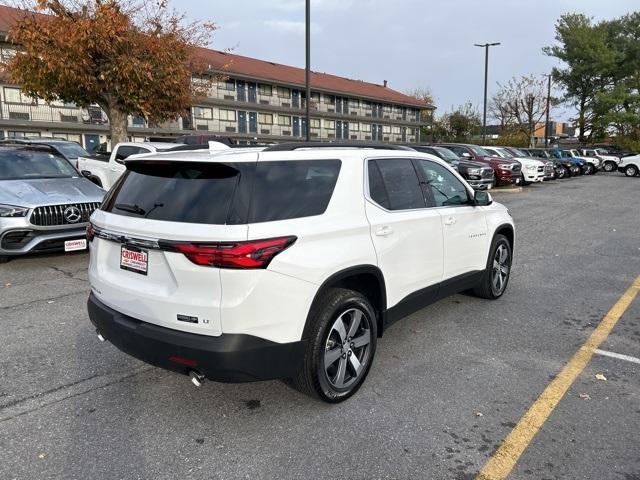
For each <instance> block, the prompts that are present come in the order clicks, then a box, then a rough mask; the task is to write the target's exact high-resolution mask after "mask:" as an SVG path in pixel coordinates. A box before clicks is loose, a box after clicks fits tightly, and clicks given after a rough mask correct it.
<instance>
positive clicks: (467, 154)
mask: <svg viewBox="0 0 640 480" xmlns="http://www.w3.org/2000/svg"><path fill="white" fill-rule="evenodd" d="M462 156H463V157H464V158H471V154H470V153H468V152H462Z"/></svg>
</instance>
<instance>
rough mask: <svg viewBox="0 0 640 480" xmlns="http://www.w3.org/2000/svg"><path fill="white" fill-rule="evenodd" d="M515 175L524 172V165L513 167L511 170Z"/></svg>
mask: <svg viewBox="0 0 640 480" xmlns="http://www.w3.org/2000/svg"><path fill="white" fill-rule="evenodd" d="M511 171H512V172H513V173H520V172H521V171H522V165H520V164H517V165H514V166H513V170H511Z"/></svg>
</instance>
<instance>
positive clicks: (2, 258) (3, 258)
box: [0, 257, 11, 263]
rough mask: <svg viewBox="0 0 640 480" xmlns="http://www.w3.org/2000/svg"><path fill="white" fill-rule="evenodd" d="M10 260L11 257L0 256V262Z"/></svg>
mask: <svg viewBox="0 0 640 480" xmlns="http://www.w3.org/2000/svg"><path fill="white" fill-rule="evenodd" d="M9 260H11V257H0V263H7V262H8V261H9Z"/></svg>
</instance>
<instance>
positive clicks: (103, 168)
mask: <svg viewBox="0 0 640 480" xmlns="http://www.w3.org/2000/svg"><path fill="white" fill-rule="evenodd" d="M176 147H179V145H176V144H175V143H154V142H139V143H136V142H123V143H118V144H117V145H116V147H115V148H114V149H113V151H112V152H111V154H110V155H109V156H108V157H106V156H104V155H93V156H87V157H78V158H77V160H76V168H77V169H78V170H79V171H80V172H81V173H82V175H84V176H85V177H87V178H88V179H89V180H91V181H92V182H93V183H95V184H96V185H98V186H100V187H102V188H104V189H105V190H109V189H110V188H111V186H112V185H113V184H114V183H115V181H116V180H117V179H118V178H120V175H122V174H123V173H124V171H125V170H126V167H125V165H124V160H125V159H126V158H129V157H130V156H131V155H141V154H145V153H152V152H154V153H155V152H164V151H169V150H171V149H173V148H176Z"/></svg>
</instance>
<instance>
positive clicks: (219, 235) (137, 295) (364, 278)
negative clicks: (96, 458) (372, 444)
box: [87, 143, 514, 403]
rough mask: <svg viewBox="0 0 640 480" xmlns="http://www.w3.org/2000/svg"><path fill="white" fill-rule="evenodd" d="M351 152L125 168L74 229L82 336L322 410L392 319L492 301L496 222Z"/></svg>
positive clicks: (466, 196) (197, 157)
mask: <svg viewBox="0 0 640 480" xmlns="http://www.w3.org/2000/svg"><path fill="white" fill-rule="evenodd" d="M364 146H367V147H368V148H360V147H361V146H358V147H353V148H347V147H346V146H345V145H340V146H337V147H336V146H335V145H332V144H329V143H326V144H314V143H311V144H305V143H298V144H283V145H276V146H273V147H269V148H266V149H265V150H263V151H252V152H241V151H235V150H229V152H219V153H217V154H216V155H211V154H209V152H206V151H195V152H184V151H183V152H175V153H166V154H162V155H161V156H160V155H154V154H151V155H147V156H145V157H138V158H130V159H128V160H127V167H128V168H127V171H126V173H125V174H124V175H123V177H122V178H121V179H120V180H119V181H118V183H117V185H116V186H115V187H114V188H113V189H112V190H111V191H110V192H109V194H108V196H107V198H106V199H105V202H104V204H103V206H102V208H101V209H100V210H98V211H97V212H95V214H94V215H93V216H92V218H91V224H90V225H89V227H88V230H87V232H88V238H89V239H90V240H91V241H90V251H91V261H90V264H89V280H90V283H91V294H90V297H89V301H88V311H89V318H90V319H91V322H92V323H93V324H94V326H95V327H96V329H97V332H98V335H99V338H101V339H106V340H109V341H110V342H111V343H113V344H114V345H115V346H116V347H118V348H119V349H121V350H123V351H124V352H126V353H128V354H130V355H133V356H134V357H137V358H139V359H141V360H143V361H146V362H148V363H151V364H153V365H156V366H159V367H163V368H166V369H169V370H174V371H176V372H180V373H183V374H188V375H190V376H191V379H192V382H193V383H194V384H196V385H199V384H200V383H201V382H202V381H203V380H204V379H205V378H209V379H212V380H216V381H223V382H246V381H253V380H264V379H274V378H290V379H291V383H292V384H293V385H294V386H295V387H296V388H298V389H299V390H301V391H303V392H306V393H308V394H310V395H312V396H315V397H317V398H320V399H322V400H324V401H326V402H332V403H335V402H340V401H342V400H345V399H346V398H348V397H350V396H351V395H353V394H354V393H355V392H356V391H357V390H358V388H360V386H361V385H362V383H363V381H364V380H365V378H366V376H367V374H368V372H369V370H370V368H371V365H372V362H373V360H374V355H375V352H376V344H377V339H378V337H380V336H381V335H382V332H383V331H384V330H385V329H386V328H387V327H388V326H389V325H391V324H392V323H393V322H395V321H396V320H399V319H400V318H402V317H404V316H406V315H408V314H409V313H411V312H413V311H415V310H417V309H419V308H422V307H423V306H424V305H427V304H429V303H431V302H433V301H435V300H437V299H439V298H442V297H444V296H447V295H449V294H452V293H454V292H459V291H463V290H464V291H467V290H469V289H471V290H473V292H475V294H476V295H478V296H480V297H483V298H488V299H496V298H499V297H501V296H502V295H503V294H504V292H505V289H506V287H507V284H508V281H509V274H510V267H511V259H512V251H513V241H514V225H513V220H512V218H511V216H510V215H509V213H508V211H507V209H506V208H505V207H504V206H502V205H500V204H497V203H494V202H492V199H491V196H490V195H489V193H488V192H482V191H476V192H474V191H473V190H472V189H471V187H470V186H469V185H468V184H467V183H466V182H465V181H464V179H462V178H461V177H460V175H458V174H457V173H456V172H454V171H453V170H452V169H451V167H450V166H449V165H448V164H447V163H446V162H443V161H439V160H438V159H436V158H434V157H433V156H431V155H425V154H422V153H419V152H415V151H410V150H408V149H406V148H403V147H399V146H396V147H393V146H388V145H387V146H385V145H376V144H372V145H369V146H368V145H364ZM160 158H161V160H162V162H161V163H160V162H157V160H158V159H160ZM363 185H364V189H363Z"/></svg>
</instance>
